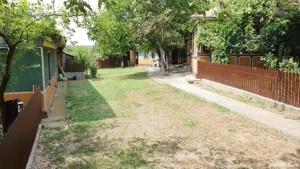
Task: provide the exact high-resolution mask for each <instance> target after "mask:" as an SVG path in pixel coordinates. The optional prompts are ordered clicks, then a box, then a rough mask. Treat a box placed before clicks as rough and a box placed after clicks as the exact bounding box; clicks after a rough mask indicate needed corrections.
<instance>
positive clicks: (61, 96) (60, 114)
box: [42, 81, 67, 127]
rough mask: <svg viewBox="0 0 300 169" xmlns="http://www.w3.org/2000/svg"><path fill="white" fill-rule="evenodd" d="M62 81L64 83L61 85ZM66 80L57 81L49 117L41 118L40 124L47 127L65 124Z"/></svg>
mask: <svg viewBox="0 0 300 169" xmlns="http://www.w3.org/2000/svg"><path fill="white" fill-rule="evenodd" d="M62 83H64V85H62ZM66 93H67V82H61V81H60V82H58V84H57V90H56V93H55V96H54V100H53V103H52V106H51V112H50V114H49V117H48V118H46V119H43V120H42V124H43V125H45V126H49V127H64V126H66V125H67V123H66V120H65V115H66V112H65V111H66Z"/></svg>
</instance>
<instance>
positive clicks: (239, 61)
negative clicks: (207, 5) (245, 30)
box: [186, 10, 300, 77]
mask: <svg viewBox="0 0 300 169" xmlns="http://www.w3.org/2000/svg"><path fill="white" fill-rule="evenodd" d="M198 18H202V19H203V20H204V22H214V21H218V22H219V21H220V19H218V18H217V17H215V16H214V14H213V11H212V10H210V11H206V15H205V16H203V15H197V14H195V15H192V16H191V18H190V19H191V20H192V21H193V22H194V25H193V27H194V30H193V32H192V33H191V34H190V35H188V37H187V38H186V39H188V42H187V53H188V59H187V60H188V63H189V65H190V70H191V73H192V74H193V76H194V77H197V74H198V64H197V63H198V62H212V52H213V49H212V48H211V47H209V46H204V45H199V46H198V45H197V44H196V43H195V38H196V35H197V31H198V29H199V27H201V24H199V23H197V22H195V21H196V20H197V19H198ZM254 22H256V21H255V20H254ZM220 24H222V23H220ZM297 30H299V25H291V26H290V27H289V28H288V30H287V34H286V38H287V39H289V43H290V44H289V47H290V48H291V51H290V53H289V56H292V57H293V58H294V61H296V62H298V63H299V56H300V55H299V53H300V50H299V47H297V43H295V42H297V41H298V39H299V38H300V33H299V31H297ZM274 54H275V55H276V54H277V53H274ZM261 57H262V55H261V54H259V53H249V52H247V51H245V52H243V53H232V54H231V56H230V64H232V65H239V66H249V67H257V68H264V62H263V61H261Z"/></svg>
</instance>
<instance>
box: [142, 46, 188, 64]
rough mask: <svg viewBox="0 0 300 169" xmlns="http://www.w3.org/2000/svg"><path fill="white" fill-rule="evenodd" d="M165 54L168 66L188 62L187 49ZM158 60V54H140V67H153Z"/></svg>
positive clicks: (147, 52)
mask: <svg viewBox="0 0 300 169" xmlns="http://www.w3.org/2000/svg"><path fill="white" fill-rule="evenodd" d="M164 54H165V56H166V60H167V62H168V64H182V63H186V62H187V51H186V50H185V49H181V50H174V51H172V52H168V53H164ZM158 59H159V58H158V55H157V53H156V52H149V51H139V52H138V65H153V63H154V62H155V61H157V60H158Z"/></svg>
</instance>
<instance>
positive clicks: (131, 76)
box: [120, 71, 149, 80]
mask: <svg viewBox="0 0 300 169" xmlns="http://www.w3.org/2000/svg"><path fill="white" fill-rule="evenodd" d="M148 78H149V77H148V72H147V71H142V72H136V73H133V74H129V75H124V76H121V77H120V79H121V80H127V79H132V80H141V79H148Z"/></svg>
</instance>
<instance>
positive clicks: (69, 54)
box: [62, 51, 76, 59]
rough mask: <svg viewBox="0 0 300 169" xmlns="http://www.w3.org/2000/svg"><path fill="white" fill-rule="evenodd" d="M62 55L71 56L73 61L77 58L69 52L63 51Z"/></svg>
mask: <svg viewBox="0 0 300 169" xmlns="http://www.w3.org/2000/svg"><path fill="white" fill-rule="evenodd" d="M62 53H63V54H66V55H68V56H71V57H72V58H73V59H75V58H76V56H75V55H73V54H71V53H68V52H65V51H63V52H62Z"/></svg>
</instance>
